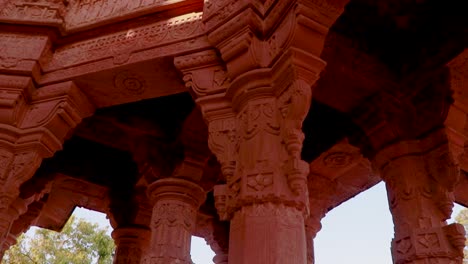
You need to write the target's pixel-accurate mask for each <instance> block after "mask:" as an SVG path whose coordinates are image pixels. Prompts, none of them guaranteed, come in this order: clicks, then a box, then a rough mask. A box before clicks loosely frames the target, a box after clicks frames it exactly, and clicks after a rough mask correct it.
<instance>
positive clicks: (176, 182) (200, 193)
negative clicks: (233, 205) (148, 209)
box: [147, 178, 206, 208]
mask: <svg viewBox="0 0 468 264" xmlns="http://www.w3.org/2000/svg"><path fill="white" fill-rule="evenodd" d="M147 193H148V197H149V198H150V200H151V201H152V202H153V203H157V202H158V201H161V200H174V201H180V202H183V203H187V204H190V205H192V206H193V207H195V208H198V207H199V206H200V205H201V204H202V203H203V202H204V201H205V198H206V194H205V190H203V188H201V187H200V186H199V185H197V184H196V183H193V182H190V181H187V180H183V179H177V178H164V179H159V180H157V181H155V182H153V183H151V184H150V185H149V186H148V190H147Z"/></svg>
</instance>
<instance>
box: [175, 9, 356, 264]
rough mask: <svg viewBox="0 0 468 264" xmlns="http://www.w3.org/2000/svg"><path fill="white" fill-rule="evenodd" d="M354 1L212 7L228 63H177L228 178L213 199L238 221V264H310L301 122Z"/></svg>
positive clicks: (211, 26) (212, 58)
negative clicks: (328, 43)
mask: <svg viewBox="0 0 468 264" xmlns="http://www.w3.org/2000/svg"><path fill="white" fill-rule="evenodd" d="M332 2H333V3H332ZM346 2H347V0H340V1H329V2H328V1H302V0H284V1H283V0H282V1H234V0H229V1H221V2H216V3H215V1H205V5H204V13H203V21H204V24H205V28H206V32H207V36H208V41H209V42H210V43H211V44H212V45H213V47H215V48H216V49H217V52H218V53H219V54H220V55H221V58H218V57H217V53H216V52H213V51H203V52H199V53H196V54H192V55H188V56H185V57H181V58H177V59H176V60H175V64H176V67H178V68H179V69H180V70H181V71H182V72H183V73H184V81H185V82H186V83H187V85H188V86H190V87H191V88H192V89H193V92H194V93H195V95H196V96H197V104H198V105H200V106H201V110H202V113H203V116H204V118H205V120H206V121H207V123H208V129H209V146H210V149H211V151H212V152H213V153H214V154H215V155H216V156H217V158H218V160H219V162H220V164H221V169H222V172H223V176H224V177H225V179H224V180H225V182H226V184H222V185H217V186H216V187H215V193H214V195H215V205H216V208H217V210H218V214H219V216H220V219H221V220H231V226H230V240H229V262H231V263H235V264H250V263H260V264H261V263H290V264H304V263H307V252H306V251H307V250H306V244H307V243H306V235H305V226H304V220H305V219H306V218H307V216H308V213H309V202H308V191H307V176H308V173H309V166H308V164H307V163H306V162H305V161H303V160H301V150H302V143H303V140H304V134H303V133H302V122H303V120H304V119H305V117H306V115H307V113H308V111H309V108H310V102H311V96H312V90H311V86H312V85H313V84H314V83H315V82H316V81H317V79H318V78H319V74H320V72H321V71H322V69H323V68H324V67H325V62H324V61H322V60H321V59H320V58H319V56H320V53H321V51H322V48H323V44H324V42H325V37H326V35H327V32H328V29H329V27H330V26H331V25H332V24H333V22H334V21H335V19H336V18H337V17H338V16H339V15H340V14H341V12H342V11H343V8H344V5H345V4H346Z"/></svg>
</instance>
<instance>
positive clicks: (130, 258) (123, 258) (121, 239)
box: [112, 227, 151, 264]
mask: <svg viewBox="0 0 468 264" xmlns="http://www.w3.org/2000/svg"><path fill="white" fill-rule="evenodd" d="M150 237H151V232H150V230H148V229H144V228H139V227H121V228H117V229H115V230H114V231H113V232H112V238H113V239H114V241H115V245H116V251H115V256H114V263H115V264H140V263H141V262H142V259H143V258H144V256H145V253H146V250H147V247H148V244H149V240H150Z"/></svg>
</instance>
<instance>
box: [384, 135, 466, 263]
mask: <svg viewBox="0 0 468 264" xmlns="http://www.w3.org/2000/svg"><path fill="white" fill-rule="evenodd" d="M375 160H376V164H377V165H378V167H379V169H380V172H381V176H382V178H383V180H384V181H385V183H386V186H387V193H388V199H389V205H390V210H391V212H392V215H393V222H394V225H395V237H394V239H393V241H392V255H393V262H394V263H396V264H399V263H410V264H429V263H438V264H455V263H459V264H461V263H462V261H463V248H464V246H465V232H464V228H463V226H461V225H459V224H450V225H447V223H446V220H447V219H448V218H450V215H451V212H452V207H453V194H452V191H453V188H454V186H455V184H456V182H457V180H458V169H457V167H456V166H455V165H454V164H453V161H452V158H451V155H450V152H449V149H448V143H447V140H446V137H445V134H443V133H442V131H439V132H436V133H433V134H431V135H430V136H428V137H427V138H424V139H422V140H414V141H403V142H399V143H397V144H394V145H392V146H390V147H387V148H386V149H384V150H382V151H380V152H379V154H378V155H377V156H376V159H375Z"/></svg>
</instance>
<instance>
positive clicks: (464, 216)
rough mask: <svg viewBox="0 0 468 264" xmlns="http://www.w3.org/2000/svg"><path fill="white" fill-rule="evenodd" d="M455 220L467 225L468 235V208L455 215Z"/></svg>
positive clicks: (467, 242) (467, 255)
mask: <svg viewBox="0 0 468 264" xmlns="http://www.w3.org/2000/svg"><path fill="white" fill-rule="evenodd" d="M455 221H456V222H457V223H459V224H462V225H464V226H465V231H466V233H467V235H468V208H465V209H463V210H461V211H460V213H459V214H458V215H457V216H456V217H455ZM465 260H468V239H467V240H466V241H465Z"/></svg>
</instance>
